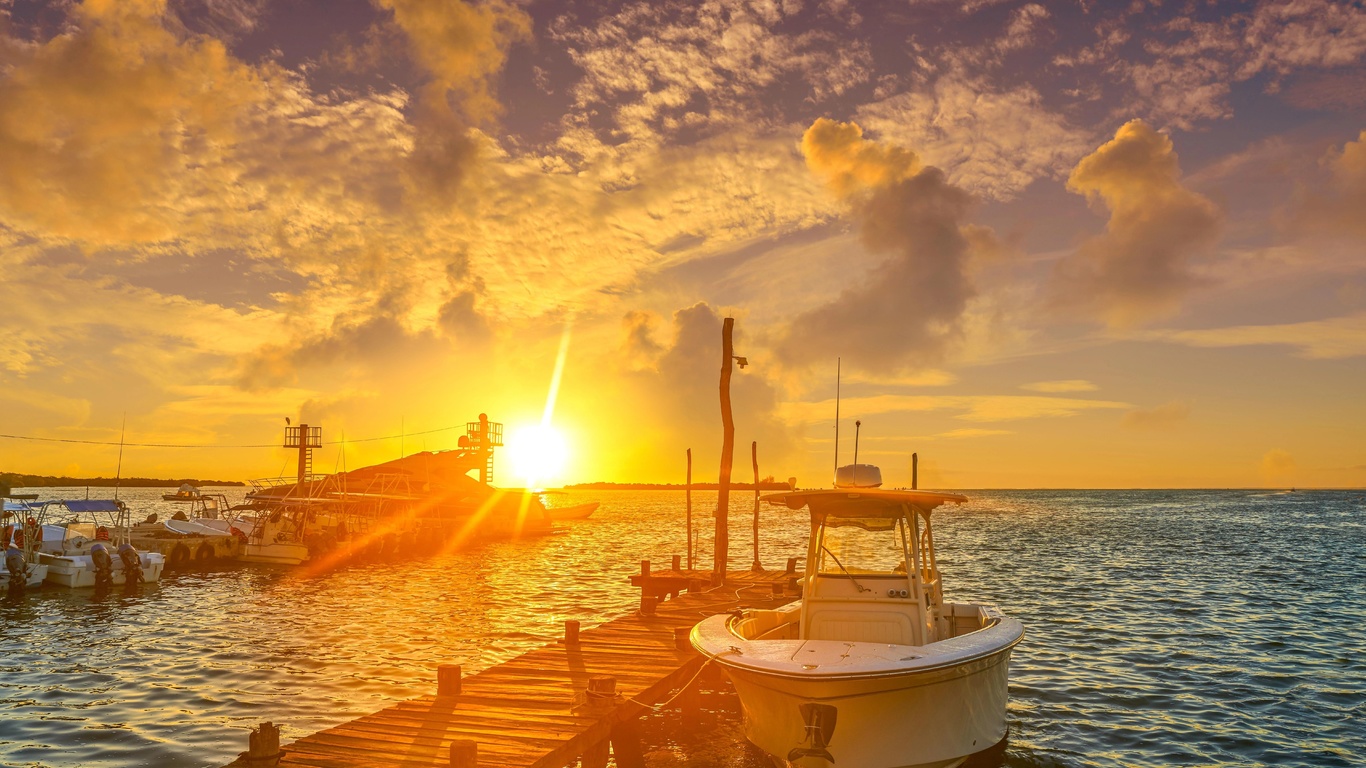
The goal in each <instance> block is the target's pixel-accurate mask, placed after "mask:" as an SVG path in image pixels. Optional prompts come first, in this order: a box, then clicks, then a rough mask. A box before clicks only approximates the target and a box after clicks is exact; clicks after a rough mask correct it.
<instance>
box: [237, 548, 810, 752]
mask: <svg viewBox="0 0 1366 768" xmlns="http://www.w3.org/2000/svg"><path fill="white" fill-rule="evenodd" d="M796 577H797V574H796V572H795V561H792V560H789V561H788V569H787V570H786V571H731V572H729V573H728V574H727V577H726V580H725V583H724V584H723V585H717V586H713V585H712V573H711V572H710V571H687V570H681V569H680V567H679V558H677V557H675V558H674V562H673V564H672V567H671V568H670V569H669V570H665V571H652V570H651V567H650V563H649V561H642V562H641V572H640V574H639V575H637V576H632V577H631V582H632V584H633V585H635V586H638V587H640V589H641V601H640V609H639V610H638V611H636V612H634V613H632V614H631V615H628V616H623V617H621V618H618V619H615V620H613V621H609V622H607V623H605V624H602V625H600V626H597V627H593V628H592V629H586V630H583V631H582V632H580V631H579V624H578V622H575V621H570V622H566V626H565V636H564V638H562V639H561V640H560V641H558V642H556V643H552V644H550V645H546V646H543V647H541V648H539V649H537V650H534V651H531V652H530V653H527V654H524V655H522V656H518V657H517V658H514V659H511V660H509V661H505V662H503V663H502V664H498V665H496V666H493V667H490V668H488V669H486V670H484V671H483V672H480V673H478V674H476V675H471V676H469V677H464V678H462V677H461V675H460V668H459V666H457V665H443V666H442V667H441V668H439V669H438V674H437V676H438V689H437V695H435V696H423V697H420V698H416V699H410V700H408V701H404V702H400V703H398V704H395V705H393V706H391V707H388V708H387V709H384V710H381V711H379V712H376V713H374V714H371V715H367V716H365V717H361V718H358V719H356V720H352V721H350V722H348V723H344V724H342V725H338V726H336V727H333V728H329V729H327V730H325V731H321V732H319V733H315V734H313V735H311V736H305V737H304V738H301V739H299V740H298V741H295V742H293V743H292V744H287V745H285V746H284V747H283V749H281V748H280V746H279V730H278V728H276V727H275V726H274V725H272V724H270V723H262V724H261V727H259V728H257V729H255V730H253V732H252V735H251V749H250V750H249V751H248V752H244V753H242V756H241V757H239V758H238V759H237V760H236V761H234V762H233V763H232V764H231V766H232V768H245V767H247V766H252V767H253V768H254V767H255V766H274V765H280V766H309V767H310V768H361V767H362V766H365V767H366V768H400V767H401V768H417V767H418V766H424V767H425V766H455V767H456V768H494V767H497V768H503V767H504V766H508V767H513V766H515V767H517V768H521V767H523V766H527V767H530V768H564V767H565V766H567V765H572V764H576V763H577V764H579V765H581V766H582V768H603V766H605V765H606V764H607V760H608V756H609V754H613V755H615V757H616V762H617V765H618V766H620V768H640V767H641V766H643V764H644V763H643V759H642V757H641V747H640V743H639V738H638V736H637V731H636V719H637V718H638V717H640V716H641V715H642V714H644V713H645V712H647V711H648V710H649V709H650V708H652V707H653V706H655V705H658V704H659V703H661V702H664V701H666V700H667V699H669V697H670V695H671V694H672V693H674V692H675V691H677V690H679V689H681V688H683V687H684V686H686V685H688V684H690V683H691V682H693V681H694V679H695V678H696V677H697V676H698V674H699V672H700V670H701V667H702V666H703V663H704V659H703V658H702V657H701V656H700V655H698V654H697V653H696V652H695V651H694V650H693V649H692V646H691V645H690V644H689V642H688V632H689V631H691V629H692V627H693V625H695V624H696V623H697V622H699V621H701V620H702V619H703V618H706V617H707V616H711V615H713V614H717V613H727V612H730V611H734V610H737V609H741V608H771V607H776V606H778V605H782V604H784V603H787V602H790V601H792V600H794V599H796V597H797V592H796V589H797V588H798V587H797V584H798V582H797V578H796ZM679 698H680V701H682V702H683V705H684V707H685V708H687V707H689V706H691V707H696V706H697V699H696V696H695V695H692V694H690V693H689V692H688V691H683V695H682V696H680V697H679Z"/></svg>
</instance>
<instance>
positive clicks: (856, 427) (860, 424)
mask: <svg viewBox="0 0 1366 768" xmlns="http://www.w3.org/2000/svg"><path fill="white" fill-rule="evenodd" d="M862 427H863V422H861V421H859V420H858V419H854V466H858V433H859V429H860V428H862ZM856 471H857V470H856Z"/></svg>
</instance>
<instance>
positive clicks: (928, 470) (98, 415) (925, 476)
mask: <svg viewBox="0 0 1366 768" xmlns="http://www.w3.org/2000/svg"><path fill="white" fill-rule="evenodd" d="M0 269H3V274H4V279H3V282H0V433H4V434H7V435H20V436H31V437H45V438H61V439H68V440H90V441H114V442H117V441H118V440H119V438H120V429H121V425H122V423H123V421H124V419H125V417H126V421H127V427H126V439H127V440H128V441H129V442H134V443H171V444H194V445H220V446H222V445H243V444H245V445H251V444H263V443H264V444H273V443H276V442H278V441H279V440H280V439H281V433H282V429H283V426H284V417H286V416H288V417H290V418H291V419H294V420H295V423H296V424H297V423H298V420H299V419H304V420H306V421H308V422H309V423H310V424H321V425H322V427H323V437H324V440H327V441H329V443H332V441H337V440H340V439H341V438H342V436H343V434H345V436H346V437H347V439H348V440H352V439H358V438H369V437H376V436H386V435H394V434H398V433H400V432H407V433H410V434H411V433H415V432H423V431H427V430H433V429H437V428H441V427H446V426H449V425H453V424H463V423H464V422H465V421H468V420H473V419H474V418H476V417H477V415H478V414H479V413H480V412H481V411H484V412H487V413H488V414H489V415H490V416H491V418H492V419H493V420H495V421H501V422H504V423H505V424H507V426H508V429H509V431H515V430H517V429H519V428H522V427H525V426H527V425H531V424H536V423H539V422H540V421H541V420H542V418H543V415H544V411H545V408H546V397H547V392H548V390H549V388H550V384H551V379H552V374H553V371H554V369H555V362H556V358H557V352H558V350H560V348H561V346H562V344H563V345H564V347H565V349H566V350H567V351H566V355H565V358H564V359H565V365H564V368H563V371H562V375H561V383H560V387H559V390H558V396H557V398H556V401H555V403H554V409H553V413H552V414H551V416H550V423H551V424H553V425H554V426H555V427H556V428H557V429H558V430H560V431H561V432H562V433H563V434H564V436H565V439H566V441H567V443H568V448H569V459H568V465H567V467H566V468H565V471H564V472H563V474H562V476H561V477H558V478H552V479H553V480H557V481H564V482H575V481H591V480H623V481H624V480H657V481H681V480H682V478H683V471H684V463H683V462H684V451H685V449H687V448H692V449H693V452H694V457H695V462H696V464H695V470H694V471H695V476H696V477H698V478H701V479H714V478H715V476H716V467H717V460H718V454H719V448H720V438H721V434H720V432H721V431H720V417H719V410H718V405H717V375H718V371H719V365H720V352H719V344H720V326H721V319H720V318H722V317H724V316H733V317H735V318H736V325H737V337H736V352H737V353H738V354H741V355H745V356H746V357H748V359H749V361H750V363H751V365H750V366H749V367H748V368H746V369H745V370H744V371H739V370H737V371H736V375H735V379H734V393H735V403H736V422H737V431H736V438H737V443H738V445H739V446H740V447H739V449H738V450H737V452H736V453H737V462H736V463H737V475H738V476H741V477H744V476H747V475H748V474H749V472H750V470H749V443H750V441H751V440H758V442H759V458H760V471H761V473H762V474H764V475H768V474H775V475H777V476H779V477H781V478H786V477H787V476H789V475H796V476H797V477H798V479H799V482H800V483H802V484H803V485H824V484H826V483H828V481H829V477H830V473H831V468H832V466H833V462H834V458H833V450H834V445H833V438H834V430H833V423H834V421H833V417H834V397H835V368H836V359H837V358H842V361H843V362H842V366H843V373H844V379H843V401H842V405H841V413H842V416H843V417H844V421H843V422H842V429H841V438H842V440H841V448H842V453H841V456H842V459H843V461H844V462H848V461H849V460H852V453H853V450H852V449H853V445H852V439H851V438H852V434H853V422H854V420H855V419H856V418H857V419H861V420H862V422H863V428H862V435H863V436H862V440H861V444H860V450H859V458H860V460H861V461H870V462H873V463H877V464H880V465H881V466H882V467H883V470H884V475H885V477H886V479H887V480H888V482H890V483H892V484H901V483H905V482H907V481H908V475H909V456H910V453H911V452H912V451H918V452H919V453H920V456H921V473H922V487H924V486H939V487H946V488H976V487H1041V486H1043V487H1223V486H1262V485H1270V486H1285V485H1297V486H1361V485H1366V396H1363V394H1364V393H1366V7H1363V5H1362V3H1360V2H1328V1H1327V0H1294V1H1293V2H1275V3H1261V2H1145V1H1144V0H1134V2H1132V3H1119V2H1087V1H1085V0H1082V1H1080V2H1063V3H1022V2H1004V1H994V0H964V1H962V2H947V1H944V2H939V1H936V0H884V1H883V2H869V3H857V2H852V0H771V1H769V2H763V1H746V0H711V1H708V2H691V1H688V2H674V1H673V0H660V1H657V2H638V3H632V2H624V3H618V2H543V1H540V0H537V1H529V0H528V1H524V2H512V1H510V0H496V1H494V2H482V3H479V2H470V3H466V2H460V1H458V0H374V1H373V2H367V1H366V0H172V1H171V2H169V3H167V2H165V1H164V0H86V2H83V3H79V2H65V1H61V0H53V1H52V2H28V1H27V0H0ZM458 434H459V432H457V431H449V430H448V431H443V432H433V433H430V434H426V435H419V436H410V437H408V438H407V439H406V440H405V441H404V442H403V445H402V446H400V443H399V441H398V440H375V441H370V442H363V443H353V444H349V445H348V446H347V448H346V452H345V462H346V464H347V466H349V467H350V468H355V467H358V466H361V465H363V464H366V463H372V462H376V461H381V460H387V459H390V458H395V457H397V456H398V455H399V452H400V450H403V449H406V450H407V451H409V452H411V451H414V450H421V449H423V448H424V447H425V448H428V449H444V448H450V447H454V444H455V440H456V437H457V436H458ZM288 460H289V455H288V453H287V452H286V451H284V450H282V449H277V448H212V449H209V448H195V449H171V448H141V447H134V448H129V449H127V450H126V451H125V452H124V455H123V467H122V472H123V474H124V475H125V476H128V475H140V476H176V475H193V476H200V477H223V478H233V479H245V478H250V477H264V476H271V475H276V474H279V473H280V472H281V468H282V466H283V465H285V463H286V462H287V461H288ZM340 460H341V446H339V445H336V444H329V445H327V446H325V447H324V448H323V449H321V450H320V451H319V452H318V453H317V454H316V459H315V468H316V469H318V470H320V471H331V470H332V469H333V468H334V467H337V466H339V465H340ZM117 461H118V448H117V447H110V446H99V445H85V444H75V443H58V442H38V441H27V440H14V439H0V471H17V472H32V473H71V474H86V475H112V474H113V473H114V472H115V468H116V463H117ZM285 471H286V472H288V471H289V469H288V468H287V467H286V468H285ZM497 479H498V481H500V482H505V483H509V484H510V483H513V482H514V478H509V477H499V478H497Z"/></svg>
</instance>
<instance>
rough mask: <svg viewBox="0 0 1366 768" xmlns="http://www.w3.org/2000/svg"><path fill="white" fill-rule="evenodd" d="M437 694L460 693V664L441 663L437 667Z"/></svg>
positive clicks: (452, 694) (455, 694)
mask: <svg viewBox="0 0 1366 768" xmlns="http://www.w3.org/2000/svg"><path fill="white" fill-rule="evenodd" d="M436 695H437V696H459V695H460V665H459V664H440V665H437V668H436Z"/></svg>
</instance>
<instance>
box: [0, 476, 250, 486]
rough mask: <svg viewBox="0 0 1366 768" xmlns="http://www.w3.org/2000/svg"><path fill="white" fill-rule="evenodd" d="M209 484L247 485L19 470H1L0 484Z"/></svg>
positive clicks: (225, 481) (235, 482) (232, 481)
mask: <svg viewBox="0 0 1366 768" xmlns="http://www.w3.org/2000/svg"><path fill="white" fill-rule="evenodd" d="M185 483H189V484H190V485H193V486H196V487H199V486H209V485H246V483H242V482H238V481H237V480H200V479H197V478H193V477H186V478H180V479H178V480H165V479H158V478H154V477H125V478H122V479H115V478H112V477H66V476H58V475H25V474H21V473H18V472H0V486H4V487H8V488H54V487H75V486H85V485H88V486H91V487H92V488H112V487H114V486H116V485H118V486H122V487H124V488H178V487H180V486H181V485H183V484H185Z"/></svg>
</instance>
